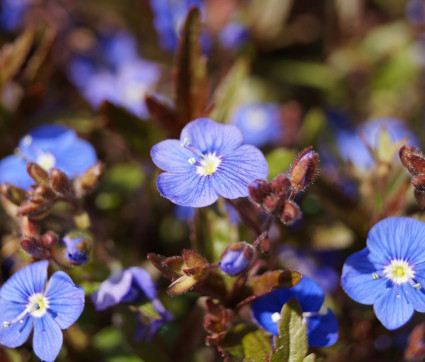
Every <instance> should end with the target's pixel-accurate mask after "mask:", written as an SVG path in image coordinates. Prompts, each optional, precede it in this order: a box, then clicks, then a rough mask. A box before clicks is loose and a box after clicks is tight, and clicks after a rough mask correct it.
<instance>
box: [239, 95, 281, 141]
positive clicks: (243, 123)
mask: <svg viewBox="0 0 425 362" xmlns="http://www.w3.org/2000/svg"><path fill="white" fill-rule="evenodd" d="M231 122H232V123H233V124H234V125H235V126H237V127H238V128H239V129H240V130H241V131H242V135H243V139H244V141H245V142H247V143H249V144H252V145H254V146H257V147H261V146H264V145H265V144H268V143H273V142H276V141H278V140H279V138H280V137H281V136H282V123H281V120H280V110H279V106H277V105H275V104H272V103H248V104H244V105H242V106H240V107H239V108H237V109H236V111H235V113H234V114H233V116H232V120H231Z"/></svg>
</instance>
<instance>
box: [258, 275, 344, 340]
mask: <svg viewBox="0 0 425 362" xmlns="http://www.w3.org/2000/svg"><path fill="white" fill-rule="evenodd" d="M291 298H295V299H296V300H297V301H298V302H299V303H300V306H301V310H302V316H303V318H304V323H306V324H307V338H308V344H309V346H311V347H328V346H331V345H332V344H334V343H335V342H336V341H337V340H338V322H337V320H336V318H335V315H334V314H333V312H332V311H331V310H330V309H328V308H326V307H325V306H323V305H322V304H323V301H324V300H325V294H324V292H323V289H322V288H321V287H320V286H319V284H317V283H316V282H315V281H314V280H313V279H310V278H307V277H305V276H303V277H302V279H301V281H300V282H299V283H298V284H297V285H295V286H293V287H292V288H283V289H276V290H273V291H271V292H270V293H268V294H266V295H264V296H262V297H260V298H258V299H256V300H255V301H254V302H253V303H252V314H253V317H254V319H255V321H256V322H257V323H258V324H259V325H260V326H261V327H263V328H264V329H265V330H267V331H269V332H270V333H272V334H274V335H275V336H278V335H279V333H278V330H279V328H278V327H279V321H280V318H281V311H282V307H283V305H284V304H285V303H287V302H288V301H289V299H291Z"/></svg>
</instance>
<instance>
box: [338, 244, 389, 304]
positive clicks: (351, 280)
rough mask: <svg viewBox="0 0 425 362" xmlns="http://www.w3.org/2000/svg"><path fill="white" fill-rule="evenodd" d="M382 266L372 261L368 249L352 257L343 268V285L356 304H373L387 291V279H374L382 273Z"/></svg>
mask: <svg viewBox="0 0 425 362" xmlns="http://www.w3.org/2000/svg"><path fill="white" fill-rule="evenodd" d="M381 271H382V265H381V264H380V262H379V261H375V260H374V259H372V255H371V253H370V252H369V249H368V248H364V249H363V250H361V251H358V252H357V253H354V254H352V255H350V256H349V257H348V258H347V260H346V261H345V264H344V267H343V268H342V276H341V285H342V288H343V289H344V290H345V292H346V293H347V294H348V295H349V296H350V298H352V299H354V300H355V301H356V302H359V303H362V304H373V303H375V301H376V300H377V299H378V298H380V296H381V295H382V293H383V292H384V290H385V285H386V283H387V279H385V278H381V279H373V273H380V272H381Z"/></svg>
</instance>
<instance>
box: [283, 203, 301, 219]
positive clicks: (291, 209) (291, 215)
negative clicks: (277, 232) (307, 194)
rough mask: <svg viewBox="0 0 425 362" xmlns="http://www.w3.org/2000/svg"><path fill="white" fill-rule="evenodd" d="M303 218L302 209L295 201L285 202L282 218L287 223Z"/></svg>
mask: <svg viewBox="0 0 425 362" xmlns="http://www.w3.org/2000/svg"><path fill="white" fill-rule="evenodd" d="M299 218H301V210H300V208H299V206H298V205H297V204H296V203H295V202H293V201H287V202H285V205H284V206H283V210H282V213H281V214H280V219H281V220H282V222H283V223H284V224H285V225H292V224H293V223H294V222H295V221H297V220H298V219H299Z"/></svg>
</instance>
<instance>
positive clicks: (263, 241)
mask: <svg viewBox="0 0 425 362" xmlns="http://www.w3.org/2000/svg"><path fill="white" fill-rule="evenodd" d="M255 243H256V244H257V245H258V248H259V249H260V251H261V252H262V253H264V254H268V253H269V252H270V238H269V234H268V233H267V232H263V233H262V234H261V235H260V236H259V237H258V238H257V240H256V241H255Z"/></svg>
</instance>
